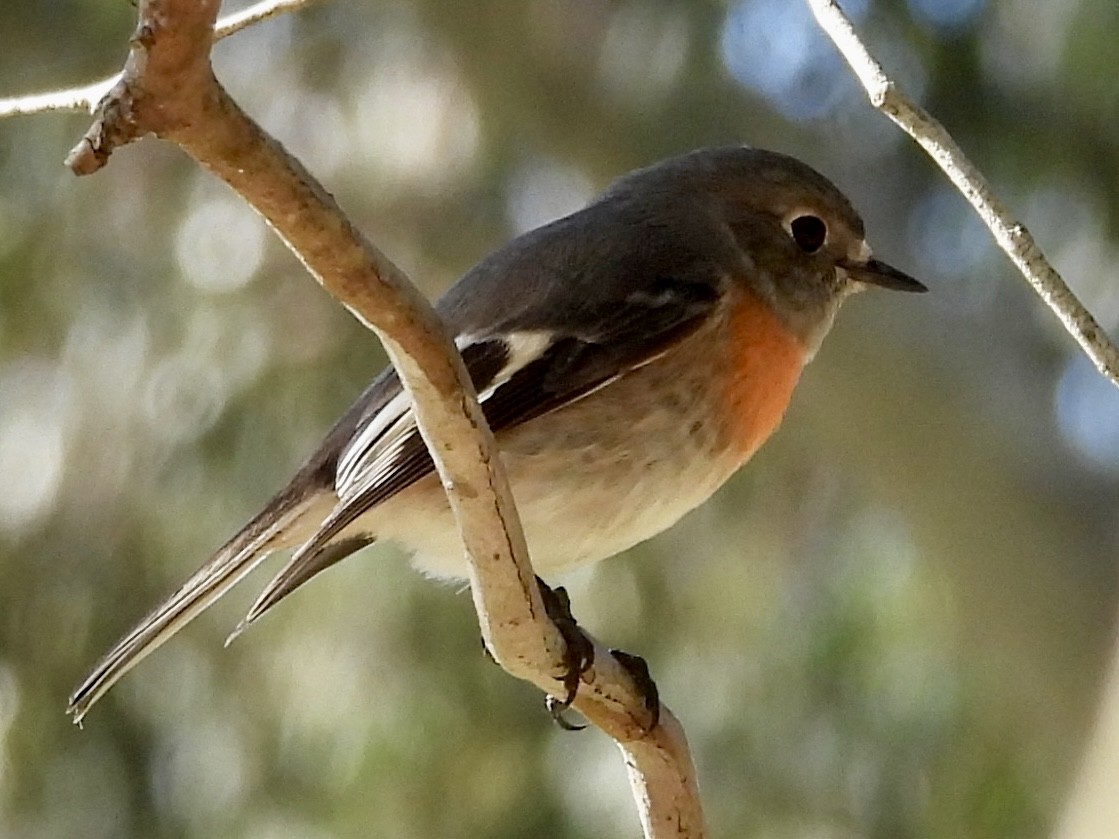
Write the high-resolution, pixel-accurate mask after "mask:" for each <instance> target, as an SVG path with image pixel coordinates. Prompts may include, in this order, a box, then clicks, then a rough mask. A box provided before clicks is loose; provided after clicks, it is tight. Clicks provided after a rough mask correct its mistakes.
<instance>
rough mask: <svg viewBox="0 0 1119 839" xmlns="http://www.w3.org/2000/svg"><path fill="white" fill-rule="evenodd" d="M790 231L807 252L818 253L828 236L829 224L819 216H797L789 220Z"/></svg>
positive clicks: (798, 244) (800, 246)
mask: <svg viewBox="0 0 1119 839" xmlns="http://www.w3.org/2000/svg"><path fill="white" fill-rule="evenodd" d="M789 232H790V233H791V234H792V236H793V241H794V242H796V243H797V247H799V248H800V249H801V250H802V251H804V252H805V253H816V251H818V250H819V249H820V248H822V247H823V246H824V241H825V240H826V239H827V238H828V226H827V225H826V224H824V220H823V219H822V218H820V217H819V216H797V217H796V218H795V219H793V220H792V221H791V222H789Z"/></svg>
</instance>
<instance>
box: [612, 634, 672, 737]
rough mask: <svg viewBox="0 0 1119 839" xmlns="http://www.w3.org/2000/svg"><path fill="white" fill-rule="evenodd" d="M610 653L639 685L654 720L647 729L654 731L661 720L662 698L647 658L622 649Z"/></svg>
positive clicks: (646, 706) (638, 687)
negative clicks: (651, 674)
mask: <svg viewBox="0 0 1119 839" xmlns="http://www.w3.org/2000/svg"><path fill="white" fill-rule="evenodd" d="M610 655H612V656H614V660H615V661H617V662H618V664H620V665H622V667H623V668H625V671H626V672H627V673H629V675H630V678H632V679H633V681H634V684H636V685H637V689H638V691H639V692H640V693H641V699H642V702H643V704H644V705H645V709H646V710H647V711H648V712H649V714H650V716H651V718H652V722H650V723H649V725H648V727H646V729H645V730H646V731H652V730H653V729H654V728H656V727H657V724H658V723H659V722H660V720H661V698H660V690H658V688H657V683H656V682H654V681H653V677H652V676H650V675H649V665H648V664H646V663H645V659H643V658H642V657H641V656H639V655H631V654H630V653H627V652H623V651H622V650H611V651H610Z"/></svg>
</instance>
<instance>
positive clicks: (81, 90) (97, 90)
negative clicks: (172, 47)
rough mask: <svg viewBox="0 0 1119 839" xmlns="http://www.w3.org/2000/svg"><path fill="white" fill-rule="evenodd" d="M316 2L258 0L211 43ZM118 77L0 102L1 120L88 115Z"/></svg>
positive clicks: (219, 26) (230, 18) (224, 22)
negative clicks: (54, 115)
mask: <svg viewBox="0 0 1119 839" xmlns="http://www.w3.org/2000/svg"><path fill="white" fill-rule="evenodd" d="M317 2H319V0H260V1H259V2H257V3H254V4H253V5H251V6H249V7H248V8H245V9H242V10H241V11H239V12H234V13H233V14H231V15H226V16H225V17H223V18H222V19H221V20H219V21H218V22H217V23H216V24H214V34H213V38H214V41H220V40H221V39H222V38H225V37H228V36H229V35H232V34H233V33H235V32H240V31H241V30H242V29H246V28H248V27H250V26H252V25H253V24H256V23H260V22H261V21H264V20H268V19H269V18H273V17H276V16H278V15H282V14H285V13H287V12H291V11H295V10H296V9H301V8H303V7H304V6H310V5H311V4H312V3H317ZM120 77H121V74H120V73H117V74H116V75H115V76H110V77H109V78H107V79H101V81H98V82H93V83H92V84H88V85H83V86H82V87H72V88H67V89H66V90H54V91H51V92H49V93H35V94H31V95H29V96H12V97H10V98H7V99H0V119H3V118H4V117H14V116H24V115H27V114H42V113H50V112H64V113H66V112H69V113H82V112H84V113H90V114H91V113H93V110H94V109H95V108H96V107H97V103H98V102H100V101H101V100H102V99H103V98H104V97H105V95H106V94H107V93H108V92H109V91H110V90H112V89H113V86H114V85H116V83H117V82H119V81H120Z"/></svg>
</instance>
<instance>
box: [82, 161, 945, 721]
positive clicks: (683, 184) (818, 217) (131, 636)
mask: <svg viewBox="0 0 1119 839" xmlns="http://www.w3.org/2000/svg"><path fill="white" fill-rule="evenodd" d="M867 286H880V287H883V288H890V289H898V290H901V291H924V290H925V289H924V286H922V285H921V284H920V283H919V282H917V281H916V280H914V279H913V278H911V277H909V276H907V275H906V274H904V273H902V272H901V271H898V270H897V269H895V268H892V267H890V266H889V265H887V264H885V263H884V262H880V261H879V260H877V259H874V258H873V257H872V255H871V251H870V248H869V247H868V246H867V244H866V241H865V238H864V231H863V223H862V220H861V219H860V218H859V216H858V214H857V213H856V212H855V210H854V209H853V208H852V206H851V204H850V203H849V202H848V200H847V199H846V198H845V197H844V195H843V194H842V193H841V192H840V191H839V190H838V189H837V188H836V187H835V186H834V185H833V184H832V183H831V182H830V181H828V180H827V179H826V178H824V177H823V176H822V175H820V174H819V173H817V172H816V171H815V170H813V169H812V168H810V167H809V166H807V165H805V164H804V163H801V162H800V161H798V160H796V159H794V158H791V157H788V156H785V155H781V154H776V153H774V152H768V151H761V150H757V149H749V148H744V147H729V148H714V149H704V150H700V151H695V152H692V153H690V154H686V155H683V156H680V157H675V158H672V159H669V160H666V161H663V162H661V163H658V164H656V165H654V166H650V167H648V168H646V169H641V170H638V171H636V172H633V173H631V174H629V175H626V176H624V177H622V178H621V179H619V180H618V181H616V182H615V183H614V184H613V185H612V186H611V187H610V188H609V189H608V190H607V191H606V192H605V193H604V194H603V195H602V196H601V197H600V198H598V199H597V200H596V201H594V202H593V203H592V204H590V205H589V206H588V207H586V208H585V209H583V210H580V211H579V212H576V213H573V214H572V215H570V216H567V217H566V218H563V219H560V220H559V221H555V222H553V223H551V224H548V225H545V226H544V227H541V228H539V229H537V230H533V231H531V232H529V233H526V234H525V235H523V236H520V237H518V238H517V239H514V240H513V241H512V242H510V243H509V244H507V245H506V246H505V247H503V248H501V249H500V250H498V251H496V252H495V253H493V254H491V255H490V256H489V257H487V258H486V259H484V260H482V262H480V263H479V264H478V265H476V266H475V267H474V268H473V269H471V270H470V271H469V272H467V273H466V275H465V276H464V277H462V279H460V280H459V281H458V283H456V284H455V285H454V286H453V287H452V288H451V289H450V291H448V292H447V293H446V295H444V296H443V297H442V299H440V300H439V302H438V304H437V305H436V308H437V310H438V312H439V314H440V315H441V316H442V317H443V319H444V320H445V321H446V323H447V324H448V327H449V328H450V329H452V330H453V331H454V334H455V336H456V343H457V345H458V347H459V349H460V351H461V352H462V356H463V360H464V361H465V363H466V367H467V369H468V371H469V372H470V375H471V377H472V379H473V381H474V385H475V387H476V388H477V390H478V393H479V398H480V400H481V404H482V408H483V410H484V412H485V415H486V418H487V420H488V421H489V424H490V426H491V427H492V428H493V431H494V433H495V434H496V438H497V441H498V444H499V446H500V448H501V453H502V458H503V461H504V463H505V468H506V469H507V471H508V474H509V477H510V480H511V483H512V487H513V493H514V496H515V498H516V502H517V507H518V510H519V512H520V515H521V517H522V519H523V522H524V528H525V533H526V535H527V538H528V544H529V548H530V553H531V556H532V559H533V563H534V565H535V567H536V569H537V570H538V571H539V572H540V573H542V574H543V575H545V576H548V575H551V574H554V573H556V572H559V571H564V570H567V569H571V568H574V567H576V566H579V565H582V564H584V563H588V562H595V561H598V560H600V559H603V558H605V557H607V556H611V555H613V554H616V553H618V552H619V551H623V550H625V549H626V548H629V547H631V546H632V545H635V544H637V543H638V542H641V541H643V540H645V539H648V538H650V537H651V536H654V535H655V534H657V533H659V532H661V531H662V530H664V529H665V528H667V527H669V526H671V525H672V524H674V523H675V522H676V521H677V520H678V519H680V517H681V516H683V515H684V514H685V513H687V512H688V511H690V510H692V509H693V508H695V507H696V506H698V505H699V504H701V503H702V502H703V501H704V500H706V499H707V498H708V497H709V496H710V495H711V494H712V493H713V492H714V491H715V490H716V489H718V488H719V487H720V486H721V485H722V484H723V482H724V481H726V480H727V478H729V477H730V476H731V474H733V473H734V471H735V470H736V469H738V468H739V467H740V466H742V465H743V464H744V463H745V462H746V461H747V460H749V459H750V456H751V455H752V454H753V453H754V452H755V451H756V450H757V449H758V447H759V446H761V444H762V443H763V442H765V440H766V439H767V438H768V437H769V435H770V434H771V433H772V432H773V431H774V429H776V428H777V425H778V423H779V422H780V421H781V417H782V415H783V414H784V412H785V408H786V406H787V405H788V403H789V399H790V397H791V395H792V392H793V388H794V387H795V385H796V383H797V380H798V378H799V376H800V373H801V369H802V368H803V367H804V365H805V364H806V363H807V362H808V361H809V360H811V358H812V357H813V356H814V355H815V353H816V351H817V349H819V346H820V342H821V341H822V340H823V339H824V336H825V335H826V334H827V332H828V329H829V328H830V327H831V324H832V320H833V319H834V317H835V314H836V312H837V310H838V309H839V306H840V304H841V303H842V302H843V300H844V299H846V298H847V297H848V296H849V295H850V294H852V293H854V292H856V291H860V290H862V289H864V288H865V287H867ZM381 539H391V540H394V541H396V542H399V543H400V544H402V545H404V546H405V547H407V548H408V549H410V550H411V551H412V552H413V555H414V562H415V564H416V566H417V567H419V568H420V569H421V570H422V571H424V572H425V573H427V574H429V575H431V576H435V577H442V578H463V577H465V576H466V565H465V559H464V557H463V551H462V546H461V543H460V540H459V536H458V532H457V530H456V528H455V525H454V521H453V520H452V517H451V515H450V511H449V508H448V506H447V502H446V499H445V497H444V495H443V490H442V488H441V486H440V484H439V481H438V479H437V477H436V475H435V474H434V472H433V468H432V463H431V459H430V458H429V457H428V454H427V451H426V449H425V447H424V444H423V441H422V440H421V439H420V436H419V433H418V432H417V430H416V425H415V421H414V419H413V417H412V412H411V409H410V403H409V399H408V397H407V396H406V395H405V394H404V393H403V392H402V390H401V387H400V382H399V379H398V378H397V376H396V374H395V373H394V372H393V371H392V370H391V369H387V370H385V371H383V372H382V373H381V374H380V375H379V376H378V377H377V378H376V379H375V380H374V381H373V383H372V384H371V385H370V386H369V388H368V389H367V390H366V391H365V393H363V394H362V395H361V397H360V398H359V399H358V400H357V402H355V403H354V405H353V406H352V407H351V408H350V409H349V410H348V411H347V412H346V413H345V414H344V415H343V416H342V418H341V419H340V420H339V421H338V422H337V423H336V424H335V426H334V427H333V428H332V429H331V430H330V432H329V433H328V434H327V435H326V438H325V440H324V441H323V442H322V444H321V445H320V447H319V448H318V450H317V451H316V452H315V453H314V454H312V455H311V457H310V459H309V460H308V461H307V462H306V463H305V464H304V465H303V467H302V468H301V469H300V470H299V471H298V472H297V473H296V474H295V477H294V478H293V479H292V480H291V482H290V483H289V484H288V485H287V486H286V487H285V488H284V489H283V490H281V491H280V493H279V494H278V495H276V497H275V498H273V499H272V500H271V501H270V502H269V503H268V504H267V505H266V506H265V508H264V509H263V510H262V511H261V512H260V513H259V514H258V515H257V516H256V517H254V518H253V519H252V520H251V521H250V522H249V523H248V524H247V525H245V527H244V528H242V529H241V530H240V532H238V533H237V534H236V535H235V536H234V537H233V538H232V539H230V540H229V541H228V542H227V543H226V544H225V545H224V546H222V548H221V549H220V550H218V552H217V553H216V554H215V555H214V556H213V558H211V559H210V561H209V562H207V563H206V564H205V565H204V566H203V567H202V568H201V569H199V570H198V571H197V572H196V573H195V574H194V575H193V576H192V577H190V579H188V580H187V581H186V582H185V583H184V584H183V585H182V586H181V587H180V588H179V589H178V590H177V591H176V592H175V593H174V594H172V595H171V596H170V597H169V598H168V599H167V600H165V601H164V602H163V603H162V604H160V605H159V606H158V607H156V609H155V610H154V611H152V612H151V613H150V614H148V616H147V617H145V618H144V619H143V620H142V621H141V622H140V623H139V624H137V626H136V627H135V628H134V629H132V630H131V631H130V632H129V633H128V634H127V635H125V636H124V638H122V639H121V640H120V641H119V642H118V643H117V645H116V646H115V647H113V648H112V650H110V651H109V653H108V654H107V655H106V656H105V657H104V658H102V659H101V661H100V662H99V663H98V664H97V666H96V667H95V668H94V669H93V671H92V672H91V673H90V674H89V676H87V678H86V679H85V681H83V682H82V684H81V685H80V686H79V687H78V688H77V690H76V691H75V692H74V694H73V696H72V697H71V700H70V712H71V713H72V714H73V715H74V718H75V719H76V720H80V719H81V718H82V716H83V715H84V714H85V713H86V712H87V711H88V710H89V708H90V707H91V706H92V705H93V703H94V702H96V701H97V700H98V699H99V698H100V697H101V696H103V695H104V693H105V692H106V691H107V690H108V689H109V688H110V687H111V686H112V685H113V684H114V683H115V682H116V681H117V680H118V679H119V678H120V677H121V676H123V675H124V673H125V672H126V671H127V670H129V669H130V668H131V667H132V666H134V665H135V664H136V663H137V662H138V661H139V660H140V659H142V658H143V657H144V656H145V655H147V654H148V653H150V652H151V651H152V650H154V649H155V648H156V647H158V646H159V645H160V644H162V643H163V642H164V641H166V640H167V639H168V638H169V637H171V635H173V634H174V633H175V632H177V631H178V630H179V629H181V628H182V627H183V626H184V625H185V624H186V623H187V622H188V621H190V620H191V619H192V618H194V617H195V616H196V615H198V614H199V613H200V612H201V611H202V610H204V609H205V608H207V607H208V606H209V605H210V604H212V603H213V602H214V601H215V600H217V599H218V598H219V597H220V596H221V595H222V594H224V593H225V592H226V591H228V590H229V589H230V588H231V587H232V586H233V585H234V584H236V583H237V582H238V581H239V580H240V579H241V578H242V577H244V576H245V575H246V574H247V573H248V572H249V571H251V570H252V569H253V567H255V566H256V564H257V563H258V562H260V561H261V560H262V559H263V558H264V557H265V556H266V555H267V554H269V553H271V552H272V551H275V550H279V549H283V548H296V550H295V553H294V554H293V555H292V557H291V559H290V560H289V561H288V563H287V564H286V565H285V566H284V567H283V569H282V570H281V571H280V572H279V573H278V574H277V575H276V576H275V577H274V578H273V579H272V581H271V582H270V583H269V584H268V586H267V587H266V588H265V590H264V592H263V593H262V594H261V595H260V597H259V598H258V599H257V601H256V603H255V604H254V605H253V606H252V608H251V609H250V611H249V613H248V616H247V617H246V622H252V621H254V620H256V619H257V618H259V617H260V616H261V615H262V614H263V613H264V612H266V611H267V610H268V609H270V608H271V607H272V606H274V605H275V604H276V603H277V602H278V601H279V600H281V599H282V598H283V597H285V596H286V595H287V594H289V593H290V592H292V591H293V590H295V589H296V588H298V587H299V586H300V585H302V584H303V583H305V582H307V580H309V579H310V578H311V577H313V576H314V575H315V574H317V573H319V572H320V571H322V570H324V569H326V568H328V567H329V566H331V565H333V564H334V563H336V562H338V561H339V560H341V559H343V558H345V557H346V556H348V555H349V554H351V553H353V552H354V551H356V550H358V549H359V548H361V547H364V546H365V545H368V544H369V543H371V542H373V541H376V540H381Z"/></svg>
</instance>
